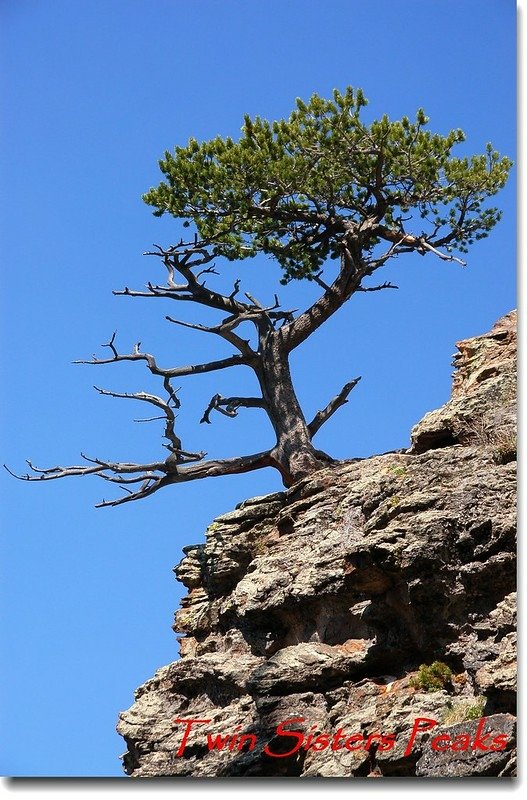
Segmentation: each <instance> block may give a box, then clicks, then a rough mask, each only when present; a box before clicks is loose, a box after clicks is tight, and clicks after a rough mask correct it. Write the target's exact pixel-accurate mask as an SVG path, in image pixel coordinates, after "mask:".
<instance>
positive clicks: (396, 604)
mask: <svg viewBox="0 0 527 800" xmlns="http://www.w3.org/2000/svg"><path fill="white" fill-rule="evenodd" d="M515 322H516V316H515V313H511V314H508V315H507V316H506V317H504V318H502V319H501V320H500V321H499V322H498V323H497V324H496V325H495V326H494V328H493V329H492V331H491V332H490V333H489V334H486V335H484V336H479V337H476V338H473V339H469V340H466V341H463V342H460V343H459V344H458V345H457V347H458V350H459V352H458V355H457V356H456V357H455V366H456V373H455V376H454V385H453V393H452V399H451V400H450V401H449V402H448V403H447V404H446V405H445V406H444V407H443V408H441V409H439V410H438V411H434V412H432V413H430V414H427V415H426V416H425V417H424V419H423V420H422V421H421V422H420V423H419V424H418V425H417V426H416V427H415V428H414V430H413V431H412V446H411V448H410V449H409V450H408V451H402V452H395V453H388V454H385V455H380V456H375V457H372V458H368V459H364V460H354V461H349V462H342V463H338V464H335V465H332V466H330V467H328V468H326V469H324V470H321V471H319V472H317V473H316V474H314V475H312V476H311V477H310V478H308V479H306V480H303V481H301V482H300V483H297V484H296V485H295V486H293V487H291V488H290V489H289V490H287V491H284V492H279V493H276V494H273V495H269V496H266V497H256V498H252V499H250V500H246V501H245V502H243V503H241V505H240V506H238V507H237V509H236V510H235V511H231V512H230V513H227V514H223V515H222V516H220V517H218V518H217V519H216V520H215V521H214V522H213V523H212V525H211V526H210V527H209V528H208V530H207V532H206V542H205V544H200V545H193V546H189V547H186V548H184V552H185V558H184V559H183V561H182V562H181V564H180V565H179V566H178V567H177V568H176V574H177V577H178V579H179V580H180V581H182V582H183V583H184V585H185V586H186V587H187V588H188V595H187V597H186V598H185V599H184V600H183V601H182V608H181V609H180V610H179V611H178V612H177V614H176V623H175V630H176V631H177V632H178V633H179V634H180V635H181V638H180V647H181V659H180V660H179V661H177V662H175V663H173V664H170V665H168V666H166V667H163V668H162V669H160V670H159V671H158V672H157V673H156V674H155V676H154V677H153V678H152V679H151V680H149V681H147V682H146V683H145V684H144V685H143V686H141V687H140V688H139V689H138V690H137V691H136V699H135V703H134V704H133V706H132V707H131V708H130V709H129V710H128V711H126V712H123V713H122V714H121V716H120V721H119V724H118V731H119V732H120V733H121V735H122V736H123V737H124V738H125V740H126V743H127V747H128V752H127V753H126V754H125V756H124V767H125V770H126V772H127V773H128V774H130V775H133V776H135V777H148V776H151V777H154V776H193V777H204V776H225V777H227V776H322V777H337V776H338V777H353V776H355V777H365V776H371V777H381V776H418V777H438V776H440V777H453V776H475V775H481V776H510V775H513V774H514V764H515V761H514V758H515V756H514V747H515V718H514V714H515V676H516V668H515V595H514V592H515V588H516V566H515V528H516V522H515V487H516V482H515V466H516V465H515V460H516V444H515V442H516V439H515V386H516V363H515V343H516V330H515ZM434 662H439V666H438V665H437V664H436V668H437V670H438V671H437V670H436V671H437V674H438V675H440V677H439V678H438V679H437V684H435V685H432V684H431V682H430V670H427V669H423V668H422V665H425V666H426V667H430V665H433V664H434ZM431 669H432V672H433V668H431ZM176 720H182V721H180V722H176ZM188 720H202V722H195V723H193V724H192V726H191V725H190V723H188V722H185V721H188ZM287 720H290V722H288V723H287ZM419 720H420V721H419ZM277 726H278V728H277ZM280 726H283V727H280ZM416 727H419V728H420V730H419V731H417V730H416ZM293 731H298V733H293ZM185 732H186V736H185ZM218 737H219V738H218ZM240 737H243V738H240ZM437 737H441V738H440V739H438V738H437ZM220 745H221V747H220Z"/></svg>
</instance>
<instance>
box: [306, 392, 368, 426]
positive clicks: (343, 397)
mask: <svg viewBox="0 0 527 800" xmlns="http://www.w3.org/2000/svg"><path fill="white" fill-rule="evenodd" d="M359 381H360V377H359V378H354V379H353V380H352V381H350V382H349V383H347V384H346V385H345V386H343V387H342V389H341V390H340V392H339V393H338V395H336V397H334V398H333V399H332V400H330V401H329V403H328V404H327V406H326V407H325V408H324V409H322V410H321V411H317V413H316V414H315V416H314V417H313V419H312V421H311V422H310V423H309V425H308V426H307V429H308V431H309V433H310V434H311V438H312V437H313V436H314V435H315V433H317V431H318V430H320V428H321V427H322V425H324V423H325V422H327V421H328V419H329V418H330V417H331V416H333V414H334V413H335V411H337V409H339V408H340V407H341V406H343V405H344V404H345V403H347V402H348V395H349V393H350V392H351V390H352V389H354V388H355V386H356V385H357V384H358V382H359Z"/></svg>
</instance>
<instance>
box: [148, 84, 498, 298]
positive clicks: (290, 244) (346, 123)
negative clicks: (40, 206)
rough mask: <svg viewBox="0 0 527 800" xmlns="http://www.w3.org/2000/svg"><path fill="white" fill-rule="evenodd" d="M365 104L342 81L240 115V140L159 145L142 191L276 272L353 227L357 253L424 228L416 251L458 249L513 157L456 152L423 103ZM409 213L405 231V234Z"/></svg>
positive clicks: (314, 264)
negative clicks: (271, 112) (277, 112)
mask: <svg viewBox="0 0 527 800" xmlns="http://www.w3.org/2000/svg"><path fill="white" fill-rule="evenodd" d="M366 104H367V100H366V99H365V97H364V95H363V93H362V91H361V90H360V89H358V90H356V91H354V90H353V89H352V88H351V87H348V88H347V89H346V91H345V92H344V93H343V94H342V93H340V92H339V91H337V90H335V91H334V93H333V99H332V100H325V99H323V98H321V97H319V96H318V95H316V94H314V95H313V96H312V97H311V99H310V100H309V102H307V103H304V102H303V101H302V100H297V101H296V108H295V110H294V111H293V112H292V113H291V115H290V117H289V119H287V120H285V119H284V120H279V121H276V122H269V121H267V120H265V119H261V118H260V117H256V118H255V119H250V117H248V116H246V117H245V122H244V125H243V127H242V135H241V137H240V139H239V141H237V142H235V141H233V139H231V138H230V137H226V138H222V137H220V136H217V137H216V138H214V139H211V140H210V141H206V142H202V143H199V142H197V141H196V140H195V139H190V141H189V143H188V145H187V146H186V147H176V148H175V150H174V153H173V154H172V153H170V152H168V151H167V152H166V153H165V158H164V159H163V160H162V161H160V162H159V163H160V167H161V170H162V172H163V174H164V176H165V180H164V181H163V182H162V183H160V184H159V186H158V187H157V188H152V189H150V191H149V192H147V193H146V194H145V195H144V200H145V202H147V203H148V204H150V205H152V206H154V207H155V209H156V210H155V211H154V214H156V215H161V214H164V213H169V214H172V215H173V216H174V217H176V218H180V219H183V220H184V221H185V223H186V224H190V223H191V222H192V223H194V225H195V227H196V229H197V232H198V235H199V237H200V238H201V239H203V240H204V241H207V242H209V243H211V245H212V246H213V248H214V253H215V255H217V256H224V257H226V258H227V259H229V260H238V259H244V258H249V257H251V256H254V255H256V254H257V253H259V252H262V253H266V254H268V255H270V256H273V257H274V258H275V259H276V260H277V261H278V262H279V263H280V265H281V267H282V269H283V273H284V282H287V281H289V280H290V279H292V278H308V279H310V278H311V279H312V278H313V276H314V275H316V274H317V273H318V272H319V271H320V269H321V267H322V265H323V264H324V262H325V261H326V259H327V258H328V257H330V258H338V257H340V255H341V243H342V240H343V239H344V238H345V237H346V236H347V234H349V231H350V228H353V229H354V230H355V231H356V233H357V237H358V240H357V244H358V245H359V246H360V247H361V248H362V251H363V253H365V254H368V253H371V252H373V250H374V248H375V247H376V245H378V244H379V242H381V241H382V240H383V239H384V240H387V241H390V242H393V243H395V242H396V241H397V240H398V239H399V240H400V244H399V251H400V250H401V248H403V247H407V248H411V249H416V243H417V242H416V240H422V242H423V244H422V246H421V249H422V250H423V251H426V250H427V249H430V248H431V247H433V248H444V250H445V251H446V253H447V254H450V253H452V252H453V251H454V250H457V251H458V252H460V253H465V252H467V247H468V245H470V244H472V243H473V241H474V240H476V239H481V238H483V237H485V236H487V235H488V233H489V231H490V230H491V229H492V228H493V227H494V225H495V224H496V223H497V222H498V220H499V219H500V212H499V210H498V209H497V208H493V207H490V208H487V207H484V204H485V201H486V200H487V198H488V197H490V196H492V195H494V194H496V192H497V191H498V190H499V189H501V188H502V187H503V186H504V184H505V182H506V180H507V176H508V173H509V170H510V168H511V165H512V162H511V161H510V159H508V158H507V157H500V154H499V153H498V152H496V151H495V150H494V149H493V147H492V145H490V144H488V145H487V148H486V152H485V153H483V154H481V155H476V156H473V157H472V158H466V157H464V158H456V157H454V156H453V155H452V150H453V148H454V147H455V145H457V144H459V143H460V142H463V141H464V139H465V137H464V134H463V132H462V131H461V130H459V129H456V130H453V131H451V132H450V133H449V134H448V135H447V136H442V135H439V134H436V133H432V132H431V131H429V130H428V129H427V125H428V117H427V116H426V115H425V113H424V111H423V110H422V109H419V111H418V112H417V114H416V118H415V121H414V122H411V121H410V119H409V118H408V117H403V118H402V119H401V120H397V121H395V122H392V121H391V120H390V119H389V118H388V117H387V116H386V115H385V116H383V117H382V118H381V119H379V120H376V121H374V122H372V123H371V124H370V125H366V124H365V123H364V122H362V120H361V111H362V109H363V108H364V106H365V105H366ZM409 219H411V222H412V227H413V228H414V232H413V235H411V236H409V237H408V238H407V239H406V241H405V236H407V234H406V223H407V222H408V221H409ZM372 223H374V225H373V224H372ZM374 226H376V229H375V230H372V227H374ZM361 234H362V235H361Z"/></svg>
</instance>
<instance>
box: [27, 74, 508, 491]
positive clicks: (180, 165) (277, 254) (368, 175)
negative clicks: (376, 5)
mask: <svg viewBox="0 0 527 800" xmlns="http://www.w3.org/2000/svg"><path fill="white" fill-rule="evenodd" d="M365 105H366V100H365V98H364V96H363V94H362V92H361V91H360V90H356V91H354V90H353V89H352V88H348V89H346V91H345V92H344V93H343V94H342V93H340V92H338V91H335V92H334V93H333V99H331V100H324V99H323V98H321V97H319V96H318V95H316V94H314V95H313V96H312V97H311V99H310V100H309V102H307V103H304V102H303V101H301V100H297V102H296V108H295V109H294V110H293V112H292V113H291V115H290V117H289V119H288V120H279V121H276V122H273V123H271V122H268V121H267V120H264V119H261V118H260V117H256V118H255V119H254V120H252V119H250V118H249V117H248V116H246V117H245V122H244V125H243V128H242V135H241V137H240V139H239V141H237V142H235V141H233V140H232V139H231V138H229V137H226V138H222V137H219V136H218V137H216V138H214V139H211V140H210V141H207V142H202V143H199V142H197V141H196V140H195V139H191V140H190V141H189V143H188V144H187V146H186V147H176V148H175V151H174V153H173V154H171V153H169V152H168V151H167V152H166V153H165V157H164V159H163V160H162V161H161V162H160V167H161V170H162V173H163V175H164V178H165V180H163V181H162V182H161V183H160V184H159V186H158V187H157V188H152V189H150V191H149V192H147V194H146V195H145V196H144V199H145V201H146V202H147V203H148V204H149V205H151V206H153V207H154V209H155V210H154V213H155V214H156V215H162V214H165V213H168V214H171V215H172V216H174V217H175V218H177V219H182V220H183V224H184V226H185V227H191V228H193V229H194V237H193V239H192V238H190V240H189V241H183V240H181V241H179V242H177V243H176V244H175V245H171V246H168V247H163V246H161V245H154V250H153V251H150V252H149V253H148V255H152V256H155V257H157V258H158V259H159V260H160V261H161V263H162V264H163V267H164V268H165V270H166V272H165V276H166V283H165V284H154V283H152V282H149V283H148V284H147V286H146V288H145V289H143V290H132V289H129V288H128V287H125V288H124V289H123V290H120V291H116V292H114V293H115V294H119V295H124V296H127V297H153V298H157V299H161V300H169V301H176V305H177V302H181V301H185V302H191V303H194V304H196V305H197V306H206V307H208V308H212V309H215V310H216V311H218V312H221V314H222V315H223V318H222V319H221V320H220V321H219V322H218V324H217V325H205V324H202V323H189V322H184V321H181V320H178V319H175V318H174V317H172V316H167V317H166V318H167V319H168V320H169V321H170V322H171V323H174V324H177V325H183V326H185V327H188V328H193V329H196V330H199V331H202V332H206V333H210V334H213V335H215V336H218V337H220V338H222V339H223V340H224V341H226V342H228V344H229V345H230V346H231V347H232V348H233V350H234V351H235V352H234V353H233V354H232V355H231V356H229V357H227V358H220V359H217V360H215V361H210V362H207V363H204V364H191V365H188V366H180V367H177V366H176V367H161V366H160V365H159V364H158V362H157V360H156V358H155V356H154V355H152V354H151V353H143V352H142V351H141V349H140V345H139V344H136V345H135V347H134V348H133V349H132V351H131V352H128V353H121V352H119V350H118V348H117V344H116V336H115V334H114V335H113V336H112V337H111V338H110V340H109V342H107V343H106V345H105V347H106V348H107V349H108V351H109V355H108V357H106V358H97V357H94V358H93V359H92V360H90V361H84V362H80V363H88V364H113V363H116V362H120V361H139V362H142V363H144V364H145V365H146V367H147V368H148V370H149V371H150V372H151V373H152V374H153V375H155V376H158V377H159V378H161V379H162V383H163V391H164V396H158V395H154V394H152V393H150V392H136V393H132V394H129V393H119V392H114V391H109V390H106V389H98V391H99V392H100V393H101V394H106V395H111V396H112V397H119V398H127V399H133V400H136V401H140V402H143V403H144V402H146V403H149V404H150V405H153V406H154V407H155V408H156V409H157V412H156V413H157V414H159V412H161V419H162V420H164V438H165V440H166V441H165V443H164V447H165V448H166V449H167V450H168V451H169V455H168V457H166V458H157V459H154V460H152V461H151V462H149V463H146V464H145V463H137V462H134V461H131V462H121V461H112V460H107V459H100V458H92V457H88V456H82V457H83V460H84V462H85V463H83V464H81V465H79V466H71V467H61V466H60V467H59V466H57V467H49V468H45V469H40V468H37V467H35V466H34V465H33V464H32V463H31V462H28V463H29V466H30V469H31V473H28V474H26V475H19V476H16V477H20V478H22V479H23V480H54V479H56V478H62V477H66V476H70V475H96V476H97V477H99V478H103V479H104V480H106V481H109V482H111V483H115V484H118V485H119V486H120V488H121V489H123V490H124V491H125V495H124V496H121V497H120V498H117V499H115V500H110V501H103V502H102V503H100V504H99V505H103V506H106V505H119V504H121V503H124V502H129V501H131V500H137V499H142V498H145V497H148V496H149V495H151V494H153V493H154V492H156V491H158V490H159V489H161V488H163V487H165V486H168V485H171V484H174V483H181V482H185V481H190V480H197V479H201V478H206V477H214V476H219V475H231V474H235V473H240V472H247V471H249V470H255V469H260V468H262V467H274V468H275V469H277V470H278V471H279V472H280V474H281V476H282V480H283V482H284V484H285V485H286V486H290V485H292V484H293V483H294V482H295V481H297V480H299V479H301V478H303V477H305V476H306V475H309V474H311V473H312V472H314V471H316V470H318V469H320V468H322V467H325V466H328V464H331V462H332V458H331V457H330V456H329V455H328V454H326V453H324V452H322V451H321V450H319V449H317V448H316V447H315V446H314V445H313V442H312V440H313V437H314V436H315V435H316V434H317V432H318V431H319V430H320V428H321V427H322V425H324V424H325V423H326V422H327V420H328V419H330V417H332V416H333V414H334V413H335V412H336V411H337V410H338V409H339V408H340V407H341V406H342V405H344V403H346V402H347V400H348V396H349V394H350V392H351V391H352V389H353V388H354V387H355V386H356V385H357V383H358V381H359V380H360V378H359V377H354V378H352V379H350V380H349V381H348V382H347V383H346V384H345V385H344V386H343V387H342V389H340V391H339V392H338V393H337V394H336V395H335V396H334V397H333V398H332V399H331V400H330V401H329V402H328V404H327V405H326V407H325V408H323V409H321V410H319V411H318V412H317V413H316V414H315V416H314V417H313V419H312V420H311V421H310V422H308V421H307V420H306V419H305V417H304V414H303V411H302V408H301V406H300V403H299V401H298V398H297V396H296V393H295V389H294V385H293V380H292V376H291V372H290V367H289V357H290V353H291V352H292V351H293V350H294V349H295V348H296V347H298V346H299V345H300V344H302V343H303V342H304V341H305V340H306V339H307V338H308V337H309V336H310V335H311V334H312V333H313V332H314V331H315V330H316V329H317V328H318V327H320V326H321V325H322V324H324V323H325V322H326V321H327V320H328V319H329V317H330V316H331V315H332V314H334V313H335V312H336V311H338V310H339V309H340V308H341V307H342V305H343V304H344V303H346V302H347V301H348V300H349V299H350V298H351V297H352V296H353V295H354V294H355V293H357V292H372V291H378V290H382V289H395V288H397V287H396V286H394V285H393V284H392V283H389V282H386V281H385V282H383V283H380V284H378V285H372V284H370V283H369V282H368V278H369V277H370V276H371V275H372V274H373V273H374V272H376V271H377V270H378V269H380V268H381V267H382V266H384V264H386V263H387V262H388V261H390V260H392V259H394V258H396V257H397V256H399V255H400V254H403V253H412V252H416V253H419V254H421V255H423V256H424V255H430V254H433V255H435V256H437V257H439V258H441V259H443V260H447V261H457V262H459V263H462V264H463V263H464V262H463V261H462V260H461V259H460V258H459V256H458V255H455V254H454V253H456V252H457V253H461V254H463V253H466V252H467V250H468V247H469V245H471V244H472V243H473V242H474V241H475V240H476V239H482V238H484V237H486V236H487V235H488V234H489V232H490V231H491V230H492V228H493V227H494V225H495V224H496V223H497V222H498V220H499V219H500V211H499V210H498V209H497V208H495V207H492V206H490V205H488V204H487V200H488V198H490V197H492V196H493V195H495V194H496V193H497V192H498V191H499V190H500V189H501V188H502V187H503V186H504V184H505V182H506V180H507V176H508V173H509V170H510V168H511V165H512V162H511V161H510V159H508V158H507V157H506V156H504V157H501V156H500V154H499V153H498V152H497V151H496V150H494V149H493V147H492V145H491V144H488V145H487V147H486V150H485V152H484V153H482V154H479V155H474V156H472V157H470V158H468V157H456V156H453V155H452V151H453V149H454V147H455V146H456V145H458V144H460V143H461V142H463V141H464V135H463V133H462V131H460V130H458V129H456V130H453V131H451V132H450V133H448V134H447V135H446V136H444V135H441V134H438V133H432V132H431V131H429V130H428V129H427V125H428V118H427V117H426V115H425V113H424V111H422V110H421V109H420V110H419V111H418V112H417V115H416V118H415V121H413V122H411V121H410V119H409V118H408V117H403V118H402V119H401V120H397V121H391V120H390V119H389V118H388V117H387V116H383V117H382V118H381V119H379V120H376V121H373V122H371V124H366V123H364V122H363V121H362V120H361V111H362V109H363V108H364V106H365ZM258 253H264V254H267V255H269V256H271V257H272V258H274V259H276V260H277V261H278V263H279V264H280V266H281V268H282V273H283V277H282V282H283V283H288V282H289V281H291V280H293V279H307V280H310V281H315V282H316V284H317V285H318V286H319V287H320V289H321V293H320V296H319V297H318V298H317V299H316V300H315V302H314V303H312V305H311V306H309V307H308V308H306V309H304V310H303V311H299V310H298V309H295V310H288V309H283V308H282V307H281V306H280V302H279V299H278V297H277V296H276V295H275V297H274V303H273V304H271V305H265V303H263V302H261V301H260V300H258V299H257V298H255V297H254V296H253V295H252V294H250V293H249V292H248V291H244V292H243V294H242V290H241V281H240V280H239V279H238V280H236V281H235V282H234V286H233V288H232V291H230V292H229V293H226V294H223V293H221V292H220V291H217V290H215V289H212V288H210V287H209V286H207V285H206V279H205V278H204V276H206V278H208V277H209V276H210V275H212V274H214V275H218V272H217V269H216V265H217V259H218V258H221V257H223V258H226V259H228V260H230V261H236V260H243V259H246V258H250V257H252V256H255V255H257V254H258ZM332 260H333V266H331V264H332ZM325 270H327V272H328V274H329V277H327V276H326V273H325ZM177 281H179V282H177ZM246 323H248V324H250V325H252V326H253V327H254V329H255V334H256V335H255V339H256V344H254V343H253V344H251V340H250V339H247V338H245V336H244V335H243V333H242V331H241V330H240V327H241V326H244V325H245V324H246ZM238 366H243V367H249V368H250V369H251V370H252V371H253V373H254V375H255V376H256V379H257V382H258V385H259V387H260V394H259V395H257V396H255V397H239V396H236V397H223V396H222V395H220V394H215V395H214V396H213V397H212V399H211V400H210V402H209V404H208V405H207V407H206V409H205V411H204V412H203V413H202V416H201V419H200V421H201V422H202V423H206V424H207V423H210V422H211V416H212V414H213V412H219V413H221V414H224V415H226V416H228V417H235V416H236V415H237V414H238V411H239V410H240V409H241V408H248V409H258V410H259V412H262V411H263V412H264V413H266V414H267V416H268V418H269V421H270V422H271V425H272V427H273V430H274V433H275V437H276V439H275V442H274V444H273V445H272V446H271V447H270V448H269V449H268V450H265V451H262V452H259V453H253V454H250V455H242V456H238V457H235V458H227V459H215V460H205V456H206V455H207V454H206V453H203V452H193V451H189V450H188V449H186V448H183V445H182V442H181V439H180V438H179V436H178V435H177V433H176V415H175V409H177V408H179V406H180V400H179V397H178V395H177V390H175V389H174V387H173V386H172V383H171V381H172V380H173V379H175V378H177V379H179V378H181V377H184V376H189V375H193V374H199V373H204V372H214V371H218V370H223V369H227V368H231V367H238ZM154 419H159V416H157V417H155V418H154ZM12 474H13V473H12Z"/></svg>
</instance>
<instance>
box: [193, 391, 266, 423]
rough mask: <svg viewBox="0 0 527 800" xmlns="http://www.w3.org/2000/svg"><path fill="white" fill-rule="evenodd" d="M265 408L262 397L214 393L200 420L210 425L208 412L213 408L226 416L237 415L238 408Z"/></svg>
mask: <svg viewBox="0 0 527 800" xmlns="http://www.w3.org/2000/svg"><path fill="white" fill-rule="evenodd" d="M242 407H243V408H264V409H266V408H267V404H266V402H265V400H264V399H263V397H222V396H221V394H215V395H214V397H213V398H212V399H211V401H210V403H209V404H208V406H207V408H206V409H205V411H204V413H203V416H202V418H201V419H200V422H207V423H208V424H209V425H210V414H211V411H213V410H214V409H215V410H216V411H219V412H220V414H224V415H225V416H226V417H237V416H238V409H239V408H242Z"/></svg>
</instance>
